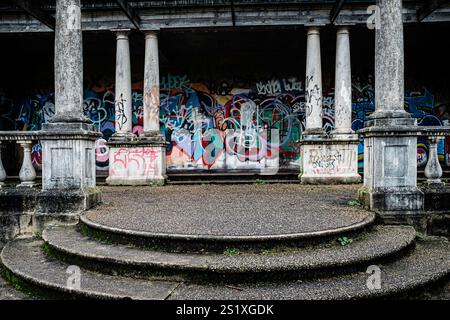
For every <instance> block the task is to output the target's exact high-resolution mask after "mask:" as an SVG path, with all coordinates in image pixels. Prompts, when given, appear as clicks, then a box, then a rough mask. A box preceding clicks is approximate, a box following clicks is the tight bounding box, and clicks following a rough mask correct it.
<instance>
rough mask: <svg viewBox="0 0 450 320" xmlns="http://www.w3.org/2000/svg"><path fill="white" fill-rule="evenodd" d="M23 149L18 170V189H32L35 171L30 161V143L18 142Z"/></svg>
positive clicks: (26, 141)
mask: <svg viewBox="0 0 450 320" xmlns="http://www.w3.org/2000/svg"><path fill="white" fill-rule="evenodd" d="M18 143H19V144H20V145H21V146H22V149H23V162H22V168H20V172H19V178H20V182H21V183H20V184H19V185H18V187H33V186H34V184H35V183H34V180H35V179H36V171H35V170H34V167H33V162H32V161H31V144H32V141H29V140H25V141H18Z"/></svg>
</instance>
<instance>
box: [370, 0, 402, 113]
mask: <svg viewBox="0 0 450 320" xmlns="http://www.w3.org/2000/svg"><path fill="white" fill-rule="evenodd" d="M377 5H378V7H379V8H380V14H381V17H380V20H381V21H382V23H381V24H380V26H379V28H377V29H376V32H375V112H374V113H373V114H372V115H371V117H370V118H372V119H382V118H409V117H410V115H409V114H408V113H407V112H406V111H405V110H404V50H403V19H402V0H377Z"/></svg>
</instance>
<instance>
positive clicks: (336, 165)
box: [299, 134, 361, 184]
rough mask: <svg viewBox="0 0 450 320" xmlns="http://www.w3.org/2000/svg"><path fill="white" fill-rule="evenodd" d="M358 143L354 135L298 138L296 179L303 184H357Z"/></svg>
mask: <svg viewBox="0 0 450 320" xmlns="http://www.w3.org/2000/svg"><path fill="white" fill-rule="evenodd" d="M358 143H359V138H358V136H357V135H354V134H347V135H333V136H317V137H313V136H308V137H305V138H303V139H302V142H301V144H302V148H301V161H302V167H301V173H300V175H299V177H300V180H301V182H302V183H304V184H340V183H359V182H360V181H361V176H360V175H359V174H358Z"/></svg>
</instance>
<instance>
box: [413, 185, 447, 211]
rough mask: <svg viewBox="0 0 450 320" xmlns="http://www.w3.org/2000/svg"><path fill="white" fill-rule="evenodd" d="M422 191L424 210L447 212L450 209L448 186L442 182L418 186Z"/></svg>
mask: <svg viewBox="0 0 450 320" xmlns="http://www.w3.org/2000/svg"><path fill="white" fill-rule="evenodd" d="M420 190H422V192H423V193H424V209H425V211H437V212H446V213H447V212H449V211H450V187H448V186H446V185H445V184H444V183H442V182H441V183H439V184H429V183H426V182H425V183H424V184H423V185H421V186H420Z"/></svg>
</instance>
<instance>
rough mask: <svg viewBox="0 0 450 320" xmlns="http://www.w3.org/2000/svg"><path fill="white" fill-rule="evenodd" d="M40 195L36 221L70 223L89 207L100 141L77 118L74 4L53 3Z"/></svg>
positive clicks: (79, 81) (79, 79) (79, 93)
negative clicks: (49, 102)
mask: <svg viewBox="0 0 450 320" xmlns="http://www.w3.org/2000/svg"><path fill="white" fill-rule="evenodd" d="M41 136H42V138H41V144H42V157H43V161H42V192H41V193H40V194H39V196H38V208H37V212H38V216H37V218H38V219H37V220H39V221H40V220H41V219H43V220H45V221H47V220H49V219H50V220H51V219H58V220H64V221H67V220H76V219H77V218H78V214H79V213H80V212H81V211H83V210H85V209H87V208H89V207H91V206H93V205H95V204H96V203H97V202H98V201H99V196H100V193H99V191H98V190H97V189H95V185H96V183H95V140H96V139H97V138H98V137H100V136H101V134H100V133H98V132H95V131H94V127H93V125H92V124H91V123H90V120H89V119H87V118H86V117H85V116H84V115H83V57H82V32H81V7H80V0H57V1H56V27H55V116H54V117H52V118H51V119H50V120H49V123H46V124H43V126H42V131H41Z"/></svg>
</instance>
